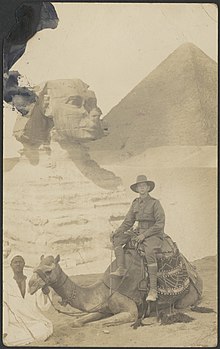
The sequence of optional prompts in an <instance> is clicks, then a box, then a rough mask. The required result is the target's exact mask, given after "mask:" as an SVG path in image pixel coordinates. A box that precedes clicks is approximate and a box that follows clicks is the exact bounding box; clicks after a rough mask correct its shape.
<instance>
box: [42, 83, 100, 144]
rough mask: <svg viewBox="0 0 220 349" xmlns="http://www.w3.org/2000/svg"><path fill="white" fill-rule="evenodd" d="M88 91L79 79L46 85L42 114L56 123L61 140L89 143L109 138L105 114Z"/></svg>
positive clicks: (55, 131) (86, 86)
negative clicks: (105, 136)
mask: <svg viewBox="0 0 220 349" xmlns="http://www.w3.org/2000/svg"><path fill="white" fill-rule="evenodd" d="M88 88H89V86H88V85H87V84H85V83H84V82H83V81H81V80H79V79H60V80H52V81H48V82H46V84H45V85H44V87H43V89H42V90H41V92H40V93H39V100H38V104H39V107H40V109H41V112H42V114H43V115H44V116H45V117H47V118H50V119H52V120H53V123H54V133H55V136H56V137H57V139H58V140H61V141H64V142H72V141H80V142H88V141H91V140H96V139H99V138H101V137H103V136H104V135H105V131H104V128H103V124H102V121H101V119H100V116H101V114H102V112H101V110H100V108H99V107H98V106H97V99H96V96H95V93H94V92H93V91H91V90H89V89H88ZM55 140H56V138H55Z"/></svg>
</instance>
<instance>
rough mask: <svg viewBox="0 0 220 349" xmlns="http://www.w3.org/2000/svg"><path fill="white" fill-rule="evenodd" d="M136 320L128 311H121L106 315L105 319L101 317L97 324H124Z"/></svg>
mask: <svg viewBox="0 0 220 349" xmlns="http://www.w3.org/2000/svg"><path fill="white" fill-rule="evenodd" d="M134 320H136V319H135V318H134V316H133V315H132V314H131V313H129V312H122V313H118V314H115V315H113V316H110V317H108V318H107V319H102V320H100V321H99V322H98V325H99V326H116V325H120V324H126V323H128V322H133V321H134Z"/></svg>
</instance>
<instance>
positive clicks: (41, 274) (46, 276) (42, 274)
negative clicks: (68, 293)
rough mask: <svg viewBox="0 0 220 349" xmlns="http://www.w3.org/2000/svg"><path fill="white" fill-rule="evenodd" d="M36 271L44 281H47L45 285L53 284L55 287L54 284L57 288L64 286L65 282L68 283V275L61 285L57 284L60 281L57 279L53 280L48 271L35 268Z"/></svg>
mask: <svg viewBox="0 0 220 349" xmlns="http://www.w3.org/2000/svg"><path fill="white" fill-rule="evenodd" d="M34 273H36V274H37V275H38V276H39V277H40V278H41V279H42V280H43V282H44V283H45V285H44V287H48V286H51V287H53V288H54V286H55V288H56V289H59V288H61V287H62V286H64V284H65V283H66V281H67V279H68V276H67V275H65V278H64V281H62V283H61V284H60V285H59V284H58V285H56V284H57V283H58V282H57V281H54V282H51V281H50V277H49V276H48V275H47V274H46V273H44V272H43V271H42V270H41V269H36V270H34Z"/></svg>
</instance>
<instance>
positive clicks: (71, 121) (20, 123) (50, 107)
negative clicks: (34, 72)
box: [11, 79, 121, 189]
mask: <svg viewBox="0 0 220 349" xmlns="http://www.w3.org/2000/svg"><path fill="white" fill-rule="evenodd" d="M33 96H34V97H33ZM11 103H12V104H13V106H14V107H16V108H17V110H19V111H20V112H21V114H23V115H22V116H18V117H17V120H16V123H15V126H14V131H13V134H14V136H15V138H16V139H17V141H19V142H21V143H22V145H23V150H22V153H23V155H24V156H26V157H27V158H28V160H29V161H30V163H31V164H32V165H37V164H38V163H39V151H40V149H42V148H43V149H44V150H45V151H47V152H50V151H51V149H50V142H51V139H52V140H53V141H54V142H58V143H59V145H60V146H61V147H62V148H63V149H65V150H66V151H67V153H68V155H69V158H70V159H71V160H72V161H73V162H74V163H75V165H76V166H77V167H78V168H79V170H80V171H81V172H82V173H83V174H84V175H85V176H86V177H87V178H89V179H91V180H92V181H93V182H94V183H95V184H97V185H98V186H100V187H102V188H105V189H115V188H117V186H119V185H120V184H121V180H120V178H118V177H116V176H115V175H114V173H112V172H110V171H107V170H105V169H103V168H101V167H100V166H99V165H98V164H97V163H96V162H95V161H94V160H92V159H91V158H90V155H89V153H88V149H87V147H86V143H87V142H90V141H95V140H97V139H99V138H102V137H104V136H105V135H106V134H107V132H108V130H107V126H106V125H105V123H104V122H103V121H102V120H101V118H100V117H101V115H102V112H101V109H100V108H99V107H98V105H97V99H96V95H95V93H94V92H93V91H91V90H90V89H89V86H88V85H87V84H86V83H84V82H83V81H82V80H80V79H59V80H51V81H47V82H45V83H43V84H41V85H40V86H35V87H34V88H33V89H32V95H31V98H29V99H28V100H27V97H26V96H25V95H22V94H20V95H16V94H15V95H14V96H13V97H12V101H11Z"/></svg>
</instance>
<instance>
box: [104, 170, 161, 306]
mask: <svg viewBox="0 0 220 349" xmlns="http://www.w3.org/2000/svg"><path fill="white" fill-rule="evenodd" d="M154 187H155V183H154V182H152V181H148V180H147V177H146V176H145V175H140V176H138V177H137V180H136V183H134V184H132V185H131V186H130V188H131V190H133V191H134V192H136V193H139V197H138V198H136V199H135V200H134V201H133V202H132V205H131V207H130V209H129V211H128V213H127V215H126V217H125V219H124V221H123V223H122V224H121V225H120V227H119V228H118V229H117V230H116V231H115V232H113V233H112V235H111V240H112V242H113V246H114V251H115V257H116V262H117V267H118V268H117V270H116V271H115V272H112V273H111V275H112V276H115V277H123V276H125V275H126V273H127V269H126V267H125V257H124V250H123V245H124V244H126V243H127V242H128V241H129V239H130V235H129V234H126V231H127V230H129V229H130V228H132V226H133V225H134V223H135V222H136V221H137V222H138V228H137V237H136V241H137V242H138V243H139V244H141V245H142V247H143V249H144V252H145V258H146V261H147V266H148V273H149V280H150V291H149V293H148V296H147V299H146V300H147V301H156V299H157V259H156V253H155V249H160V248H161V247H162V243H163V238H164V225H165V214H164V210H163V208H162V206H161V204H160V202H159V201H158V200H157V199H154V198H153V197H151V196H150V195H149V192H151V191H152V190H153V189H154Z"/></svg>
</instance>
